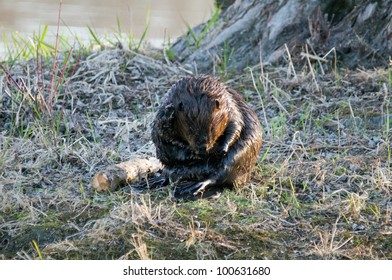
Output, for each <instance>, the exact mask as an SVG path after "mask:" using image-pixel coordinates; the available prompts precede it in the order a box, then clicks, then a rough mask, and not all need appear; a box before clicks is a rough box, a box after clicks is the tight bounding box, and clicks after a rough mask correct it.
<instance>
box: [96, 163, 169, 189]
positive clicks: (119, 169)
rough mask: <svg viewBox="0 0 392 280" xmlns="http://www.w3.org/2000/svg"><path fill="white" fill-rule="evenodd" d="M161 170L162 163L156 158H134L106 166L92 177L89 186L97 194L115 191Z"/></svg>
mask: <svg viewBox="0 0 392 280" xmlns="http://www.w3.org/2000/svg"><path fill="white" fill-rule="evenodd" d="M162 168H163V166H162V163H161V162H160V161H159V160H158V159H157V158H154V157H150V158H135V159H132V160H129V161H125V162H120V163H118V164H115V165H111V166H108V167H107V168H106V169H105V170H103V171H100V172H98V173H97V174H95V175H94V178H93V180H92V182H91V184H92V186H93V188H94V189H95V190H96V191H98V192H102V191H115V190H117V189H118V188H119V187H120V186H122V185H125V184H127V183H131V182H135V181H138V180H139V179H141V177H143V176H145V175H147V174H149V173H154V172H157V171H159V170H160V169H162Z"/></svg>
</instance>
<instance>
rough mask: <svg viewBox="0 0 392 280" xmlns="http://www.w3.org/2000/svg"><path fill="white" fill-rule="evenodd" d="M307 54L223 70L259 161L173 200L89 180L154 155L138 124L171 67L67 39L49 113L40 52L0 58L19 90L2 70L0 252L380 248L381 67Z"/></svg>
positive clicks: (238, 253) (31, 255) (391, 236)
mask: <svg viewBox="0 0 392 280" xmlns="http://www.w3.org/2000/svg"><path fill="white" fill-rule="evenodd" d="M61 56H62V54H60V55H59V58H58V62H57V64H58V65H59V69H62V68H61V67H62V65H63V64H62V63H63V62H64V61H65V59H64V57H61ZM64 56H65V54H64ZM314 59H315V58H314V57H312V56H310V55H308V56H306V54H304V60H303V61H302V63H303V65H300V64H298V63H293V61H292V60H291V58H290V57H289V60H288V61H287V66H286V65H282V66H281V67H275V68H272V67H263V68H262V69H260V66H256V67H254V68H252V71H245V72H244V73H243V74H242V75H236V76H230V75H229V76H227V73H226V74H225V75H226V76H225V77H223V79H225V80H226V81H227V83H229V84H230V85H231V86H233V87H234V88H237V89H238V90H239V91H240V92H242V93H243V94H244V95H245V97H246V98H247V100H248V101H249V103H250V104H251V105H252V106H253V108H255V110H256V112H257V113H258V114H259V117H260V120H261V121H262V123H263V128H264V131H265V137H264V139H265V141H264V147H263V149H262V152H261V155H260V160H259V162H258V164H257V166H256V167H255V170H254V176H253V179H252V181H251V183H250V184H249V186H248V187H246V188H242V189H236V190H234V191H225V192H223V193H222V195H221V196H220V197H219V198H214V199H209V200H199V201H194V202H181V203H179V202H174V201H172V200H171V193H172V189H170V188H168V189H164V190H159V191H156V192H151V193H134V192H132V191H131V189H130V188H129V187H125V188H124V189H122V190H120V191H118V192H116V193H109V194H98V193H94V191H93V190H92V189H91V186H90V181H91V178H92V176H93V174H94V173H95V172H96V171H98V170H99V169H101V168H103V167H105V166H107V165H109V164H112V163H115V162H119V161H124V160H127V159H128V158H130V157H132V156H135V155H153V154H154V147H153V145H152V142H151V140H150V136H149V133H150V131H149V130H150V123H151V120H152V117H153V114H154V111H155V109H156V107H157V105H158V104H159V101H160V99H161V97H162V96H163V95H164V93H165V92H166V91H167V89H168V88H169V87H170V85H171V84H172V83H173V82H174V81H176V80H177V79H178V78H179V77H181V76H184V75H187V71H186V70H183V69H182V67H181V66H178V65H175V64H170V65H168V64H167V63H165V62H162V60H163V59H162V60H161V59H159V58H158V59H153V58H151V56H145V55H142V54H137V53H133V52H126V51H122V50H116V49H114V50H104V51H100V52H97V53H82V52H80V53H76V52H74V54H72V56H71V57H70V58H69V60H68V62H67V70H66V72H65V73H62V74H64V77H63V81H62V83H61V86H59V89H58V92H57V93H56V95H55V100H54V101H53V112H51V113H50V114H49V113H45V112H43V111H40V110H39V107H37V106H36V105H37V104H36V103H35V102H34V98H32V97H36V96H39V95H41V96H43V98H42V100H47V99H45V94H46V91H45V88H47V87H49V83H50V79H48V78H50V77H51V73H50V69H51V68H50V65H52V63H51V62H50V61H49V62H48V65H42V67H40V68H42V71H43V74H42V75H41V74H37V73H36V68H37V67H36V64H35V61H27V62H20V63H16V64H14V65H12V66H10V65H7V66H6V67H5V68H6V69H7V71H8V72H9V73H12V75H13V79H14V80H15V81H16V82H21V83H22V84H23V83H24V84H26V87H27V89H28V90H19V89H18V88H17V87H16V85H15V83H14V82H13V81H10V79H9V78H8V79H7V77H6V75H5V74H4V73H3V72H0V75H1V77H0V88H1V93H2V95H1V96H0V123H2V129H1V131H0V258H5V259H38V258H40V257H42V258H44V259H284V258H285V259H304V258H305V259H392V221H391V219H392V218H391V215H392V214H391V212H392V201H391V198H392V179H391V176H392V170H391V169H392V162H391V142H392V139H391V135H392V131H391V126H390V122H391V121H392V117H391V115H390V112H391V111H392V110H391V105H390V104H391V90H392V81H391V78H390V77H391V74H390V71H391V69H389V70H388V69H386V70H385V69H378V70H366V71H364V70H356V71H348V70H344V69H336V68H335V67H334V65H330V64H328V60H327V59H326V58H323V60H321V59H319V60H317V59H316V60H314ZM321 67H322V68H321ZM45 71H46V72H45ZM38 75H41V77H43V79H39V78H37V77H38ZM22 81H23V82H22ZM37 81H43V82H44V84H45V83H48V85H46V87H45V85H43V86H42V85H41V86H37ZM23 88H24V86H23V87H22V89H23ZM31 96H32V97H31ZM37 108H38V109H37ZM262 108H264V110H262ZM33 240H35V242H36V243H35V244H34V243H33Z"/></svg>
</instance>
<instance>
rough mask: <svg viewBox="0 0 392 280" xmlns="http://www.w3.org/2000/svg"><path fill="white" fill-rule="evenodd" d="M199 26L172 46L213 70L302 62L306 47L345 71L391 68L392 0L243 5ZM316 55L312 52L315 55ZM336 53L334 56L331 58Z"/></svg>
mask: <svg viewBox="0 0 392 280" xmlns="http://www.w3.org/2000/svg"><path fill="white" fill-rule="evenodd" d="M211 23H212V22H210V23H208V22H207V23H204V24H202V25H199V26H197V27H196V28H195V29H194V30H193V31H192V32H188V34H186V35H185V36H183V37H182V38H180V39H179V40H178V41H177V42H176V43H175V44H174V45H173V47H172V51H173V53H174V54H175V55H176V57H177V58H178V59H179V60H180V61H181V62H184V63H190V64H196V66H197V68H198V70H199V71H203V72H205V71H210V70H211V69H212V68H213V67H214V66H219V64H225V65H224V66H225V67H227V68H229V69H230V68H234V69H237V70H240V69H243V68H244V67H246V66H253V65H256V64H258V63H259V62H260V53H261V54H262V58H263V62H264V63H277V62H279V60H280V59H282V58H283V57H284V56H285V55H287V51H286V47H285V45H287V49H288V50H289V52H290V54H291V55H292V57H293V58H294V59H295V58H299V57H300V56H299V54H300V53H301V52H303V51H304V49H305V45H308V47H309V49H310V50H312V53H311V54H314V55H317V56H324V55H325V54H327V53H328V52H329V51H330V50H332V49H333V48H335V50H336V54H337V59H338V61H340V62H342V63H343V65H344V66H347V67H350V68H353V67H357V66H363V67H375V66H386V65H388V63H389V61H390V57H391V56H392V0H384V1H370V0H327V1H321V0H310V1H304V0H281V1H275V0H262V1H260V0H242V1H241V0H237V1H235V2H234V3H233V4H232V5H231V6H229V7H228V8H227V9H226V10H223V11H222V12H221V14H220V15H219V17H218V19H217V20H216V21H215V22H214V23H212V24H211ZM309 52H310V51H309ZM332 53H334V52H331V54H332Z"/></svg>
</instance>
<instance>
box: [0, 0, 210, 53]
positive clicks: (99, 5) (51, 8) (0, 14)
mask: <svg viewBox="0 0 392 280" xmlns="http://www.w3.org/2000/svg"><path fill="white" fill-rule="evenodd" d="M59 2H60V1H59V0H0V33H1V35H2V36H1V39H0V58H1V57H4V55H5V42H4V41H3V40H4V37H3V35H4V34H5V35H6V36H7V42H8V41H10V38H11V36H10V34H11V33H12V32H15V31H18V32H20V33H21V34H22V36H24V37H28V36H29V35H31V34H33V32H37V31H38V30H39V29H41V30H42V28H43V27H44V26H45V25H46V24H48V25H49V31H48V40H50V39H51V38H53V37H54V36H55V34H56V30H57V21H58V14H59ZM213 2H214V1H213V0H198V1H195V0H149V1H148V0H139V1H137V0H84V1H81V0H63V1H62V6H61V25H60V33H61V34H65V35H66V36H68V35H69V36H68V37H69V38H73V37H75V36H76V35H77V36H78V37H79V39H80V40H81V41H88V40H92V37H91V35H90V33H89V32H88V29H87V26H91V27H92V28H93V29H94V30H95V32H96V33H97V34H101V35H102V34H110V33H112V34H113V33H115V32H118V29H119V28H118V25H117V18H118V20H119V22H120V29H121V32H124V33H128V34H129V33H132V34H133V36H134V37H135V38H140V37H141V35H142V33H143V31H144V29H145V27H146V19H147V15H148V13H150V17H149V22H150V24H149V28H148V32H147V40H148V41H149V42H151V43H152V44H153V45H155V46H157V45H159V44H160V43H161V42H162V41H163V39H164V38H166V41H167V38H168V37H170V39H171V41H172V42H173V41H174V39H175V38H176V37H178V36H179V35H181V34H183V33H184V32H186V25H185V24H184V21H186V22H187V23H189V24H190V25H191V26H195V25H197V24H199V23H201V22H203V21H206V20H207V19H208V18H209V16H210V15H211V13H212V11H213ZM148 11H149V12H148ZM70 40H72V39H70Z"/></svg>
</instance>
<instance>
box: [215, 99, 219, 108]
mask: <svg viewBox="0 0 392 280" xmlns="http://www.w3.org/2000/svg"><path fill="white" fill-rule="evenodd" d="M219 106H220V103H219V100H218V99H215V109H219Z"/></svg>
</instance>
